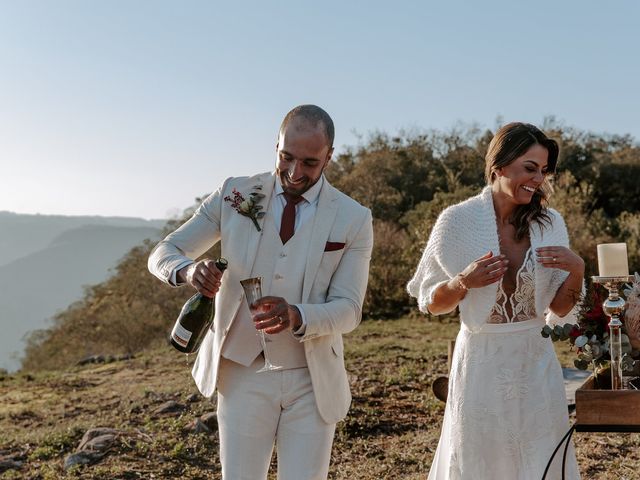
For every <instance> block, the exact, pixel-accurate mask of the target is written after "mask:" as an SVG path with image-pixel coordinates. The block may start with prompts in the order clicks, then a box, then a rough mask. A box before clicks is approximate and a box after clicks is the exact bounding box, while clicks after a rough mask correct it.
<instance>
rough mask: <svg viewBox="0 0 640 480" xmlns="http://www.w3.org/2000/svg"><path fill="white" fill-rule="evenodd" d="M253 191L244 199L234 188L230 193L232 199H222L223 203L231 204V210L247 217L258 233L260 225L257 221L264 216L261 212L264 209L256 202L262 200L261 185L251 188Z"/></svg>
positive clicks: (227, 197) (228, 197) (229, 197)
mask: <svg viewBox="0 0 640 480" xmlns="http://www.w3.org/2000/svg"><path fill="white" fill-rule="evenodd" d="M253 190H254V191H253V192H251V193H250V194H249V198H247V199H245V198H244V197H243V196H242V194H241V193H240V192H239V191H238V190H236V189H235V188H234V189H233V191H232V192H233V197H231V196H226V197H224V201H225V202H229V203H230V204H231V208H233V209H234V210H235V211H236V212H238V213H239V214H240V215H244V216H245V217H249V218H250V219H251V221H252V222H253V224H254V225H255V226H256V228H257V229H258V231H260V230H261V229H260V225H258V219H259V218H262V217H264V216H265V213H264V212H261V210H262V209H263V208H264V207H263V206H262V205H258V202H260V200H262V199H263V198H264V194H263V193H260V190H262V185H256V186H255V187H253Z"/></svg>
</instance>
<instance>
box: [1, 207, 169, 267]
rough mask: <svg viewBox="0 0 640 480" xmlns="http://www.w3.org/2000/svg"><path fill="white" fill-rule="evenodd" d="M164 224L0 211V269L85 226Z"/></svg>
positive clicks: (126, 219)
mask: <svg viewBox="0 0 640 480" xmlns="http://www.w3.org/2000/svg"><path fill="white" fill-rule="evenodd" d="M165 223H166V220H144V219H141V218H132V217H98V216H64V215H25V214H20V213H13V212H7V211H0V266H2V265H5V264H7V263H9V262H12V261H13V260H17V259H19V258H22V257H25V256H27V255H29V254H32V253H35V252H38V251H40V250H42V249H44V248H47V247H48V246H49V245H50V244H51V242H52V241H53V240H54V239H55V238H57V237H58V236H59V235H61V234H62V233H64V232H67V231H70V230H74V229H77V228H81V227H85V226H88V225H103V226H110V227H135V228H139V227H147V228H155V229H161V228H162V227H163V226H164V224H165Z"/></svg>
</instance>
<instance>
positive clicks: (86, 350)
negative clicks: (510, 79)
mask: <svg viewBox="0 0 640 480" xmlns="http://www.w3.org/2000/svg"><path fill="white" fill-rule="evenodd" d="M542 128H543V130H544V131H545V133H547V135H549V136H550V137H552V138H554V139H555V140H556V141H558V143H559V145H560V157H559V160H558V167H557V173H556V175H555V176H554V179H553V184H554V190H555V191H554V194H553V195H552V197H551V201H550V205H551V206H552V207H554V208H556V209H557V210H558V211H560V213H561V214H562V215H563V216H564V218H565V221H566V224H567V228H568V230H569V237H570V240H571V245H572V248H573V249H574V250H575V251H576V252H577V253H578V254H579V255H581V256H582V257H583V258H584V259H585V262H586V265H587V272H586V274H587V275H592V274H595V273H597V272H596V271H595V270H596V269H597V261H596V245H597V244H598V243H608V242H626V243H627V248H628V252H629V266H630V269H631V271H632V272H633V271H635V270H637V269H640V184H639V182H638V179H640V145H639V144H638V143H637V142H636V141H635V139H634V138H633V137H631V136H630V135H609V134H594V133H590V132H586V131H582V130H579V129H576V128H571V127H565V126H562V125H559V124H558V123H557V122H555V121H554V120H553V119H552V118H550V119H548V120H547V121H545V124H544V125H543V127H542ZM492 137H493V132H492V131H490V130H482V129H479V128H477V127H474V126H462V127H457V128H454V129H451V130H449V131H445V132H443V131H437V130H429V131H422V132H415V131H413V132H407V131H401V132H399V133H398V134H397V135H389V134H387V133H384V132H374V133H371V134H370V135H369V136H368V137H367V138H366V139H361V140H360V142H359V144H358V145H355V146H351V147H348V148H347V149H346V150H345V151H344V152H343V153H341V154H340V155H338V156H337V157H336V158H335V160H334V161H333V162H332V163H331V165H330V166H329V167H328V168H327V170H326V176H327V178H328V179H329V181H330V182H331V183H332V184H333V185H334V186H336V187H337V188H338V189H340V190H342V191H343V192H345V193H346V194H348V195H350V196H351V197H353V198H355V199H356V200H357V201H359V202H360V203H362V204H363V205H365V206H367V207H369V208H370V209H371V211H372V214H373V219H374V238H375V242H374V249H373V252H372V260H371V267H370V274H369V286H368V289H367V295H366V299H365V305H364V310H363V314H364V318H365V319H369V318H384V319H394V318H398V317H400V316H403V315H406V314H409V313H411V312H415V311H416V307H415V301H414V300H413V299H411V298H410V297H409V296H408V294H407V293H406V290H405V285H406V283H407V281H408V280H409V279H410V277H411V275H412V274H413V270H414V269H415V267H416V265H417V263H418V261H419V259H420V255H421V253H422V250H423V248H424V246H425V244H426V241H427V238H428V236H429V232H430V231H431V228H432V227H433V224H434V222H435V220H436V219H437V217H438V214H439V213H440V212H441V211H442V210H443V209H444V208H445V207H447V206H449V205H451V204H453V203H456V202H459V201H462V200H464V199H466V198H468V197H470V196H472V195H475V194H477V193H478V192H479V191H480V190H481V189H482V187H483V186H484V185H485V181H484V156H485V153H486V151H487V147H488V145H489V142H490V141H491V138H492ZM212 187H213V186H212ZM202 199H203V198H197V199H196V203H195V204H194V206H192V207H190V208H189V209H187V210H185V212H184V214H183V215H182V217H181V218H180V219H178V220H171V221H169V222H168V223H167V225H166V227H165V233H168V232H170V231H172V230H174V229H175V228H177V226H179V225H180V224H181V223H183V222H184V221H186V220H187V219H188V218H189V217H190V216H191V215H192V214H193V211H194V209H195V208H196V207H197V205H199V203H200V202H201V201H202ZM153 246H154V245H153V244H152V243H151V242H149V241H146V242H144V243H143V244H141V245H139V246H137V247H135V248H133V249H131V250H130V251H129V252H128V253H127V254H126V255H125V256H124V257H123V258H122V260H121V261H120V262H119V264H118V265H117V266H116V267H115V270H114V273H113V275H112V276H111V277H110V278H109V279H108V280H106V281H104V282H102V283H100V284H97V285H93V286H90V287H88V288H86V289H85V294H84V297H83V298H82V299H81V300H79V301H77V302H75V303H73V304H72V305H70V306H69V307H68V308H67V309H65V310H64V311H61V312H59V313H58V314H56V315H55V316H54V317H53V318H52V325H51V327H50V328H48V329H43V330H37V331H35V332H33V333H31V334H30V335H29V337H28V338H27V342H26V343H27V345H26V349H25V353H24V357H23V361H22V368H23V370H47V369H58V368H65V367H67V366H71V365H74V364H75V363H76V362H77V361H79V360H80V359H82V358H85V357H87V356H90V355H96V354H135V353H137V352H139V351H140V350H142V349H145V348H149V347H153V346H158V345H160V344H163V343H166V338H167V336H168V333H169V331H170V329H171V326H172V325H173V322H174V321H175V318H176V316H177V314H178V312H179V311H180V308H181V306H182V304H183V303H184V302H185V301H186V300H187V298H189V297H190V296H191V295H192V294H193V292H192V291H191V289H189V288H172V287H169V286H167V285H164V284H162V283H161V282H159V281H158V280H157V279H155V278H153V277H152V276H151V275H150V274H149V273H148V271H147V257H148V255H149V253H150V252H151V250H152V248H153ZM218 252H219V248H218V247H214V248H213V249H212V250H211V251H209V252H207V254H205V255H207V256H210V257H215V256H217V254H218Z"/></svg>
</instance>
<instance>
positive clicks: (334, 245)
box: [324, 242, 344, 252]
mask: <svg viewBox="0 0 640 480" xmlns="http://www.w3.org/2000/svg"><path fill="white" fill-rule="evenodd" d="M343 248H344V243H342V242H327V244H326V245H325V246H324V251H325V252H335V251H336V250H342V249H343Z"/></svg>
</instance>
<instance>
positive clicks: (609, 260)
mask: <svg viewBox="0 0 640 480" xmlns="http://www.w3.org/2000/svg"><path fill="white" fill-rule="evenodd" d="M598 271H599V272H600V276H601V277H624V276H627V275H629V263H628V260H627V244H626V243H601V244H600V245H598Z"/></svg>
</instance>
